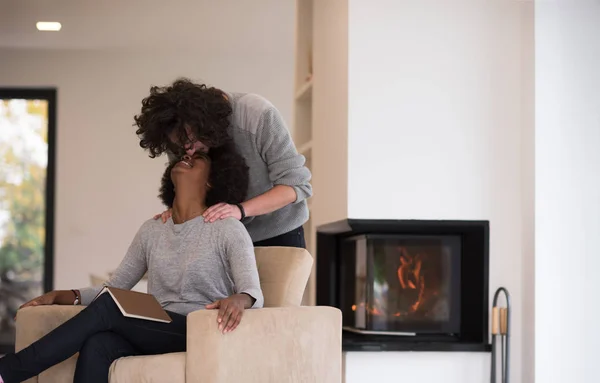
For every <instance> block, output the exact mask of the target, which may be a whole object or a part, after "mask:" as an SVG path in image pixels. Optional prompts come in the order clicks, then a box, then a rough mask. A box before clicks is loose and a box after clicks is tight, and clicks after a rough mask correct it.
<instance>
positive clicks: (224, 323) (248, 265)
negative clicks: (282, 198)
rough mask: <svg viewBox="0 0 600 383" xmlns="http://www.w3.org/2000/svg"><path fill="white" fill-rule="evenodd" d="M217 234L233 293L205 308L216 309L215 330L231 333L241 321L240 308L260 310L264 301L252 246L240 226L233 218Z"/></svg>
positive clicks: (223, 223) (223, 222) (242, 310)
mask: <svg viewBox="0 0 600 383" xmlns="http://www.w3.org/2000/svg"><path fill="white" fill-rule="evenodd" d="M220 225H222V232H221V233H220V234H219V238H218V240H219V248H220V249H219V250H220V251H221V252H222V254H223V258H224V261H225V264H226V265H228V266H229V271H230V275H231V279H232V280H233V285H234V288H235V293H234V294H233V295H231V296H229V297H227V298H225V299H221V300H219V301H217V302H214V303H212V304H209V305H207V306H206V309H208V310H211V309H218V310H219V314H218V315H217V323H218V324H219V330H221V331H222V332H223V333H227V332H230V331H233V330H235V328H236V327H237V325H238V324H239V323H240V321H241V319H242V315H243V313H244V309H249V308H260V307H263V304H264V298H263V294H262V290H261V288H260V280H259V278H258V268H257V267H256V258H255V256H254V246H253V244H252V240H251V239H250V235H249V234H248V232H247V231H246V228H245V227H244V225H243V224H242V223H241V222H239V221H236V220H234V219H229V220H223V221H221V223H220Z"/></svg>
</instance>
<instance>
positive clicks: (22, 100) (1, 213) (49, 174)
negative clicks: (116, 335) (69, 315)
mask: <svg viewBox="0 0 600 383" xmlns="http://www.w3.org/2000/svg"><path fill="white" fill-rule="evenodd" d="M55 127H56V91H55V90H53V89H6V88H0V353H3V352H8V351H12V350H13V348H14V335H15V322H14V320H13V318H14V316H15V314H16V311H17V309H18V308H19V306H20V305H22V304H23V303H25V302H26V301H28V300H30V299H32V298H34V297H36V296H38V295H40V294H42V293H44V292H45V291H50V290H52V287H53V286H52V285H53V283H52V282H53V281H52V274H53V251H52V250H53V221H54V219H53V218H54V217H53V215H54V214H53V213H54V174H55V160H54V153H55V135H56V130H55Z"/></svg>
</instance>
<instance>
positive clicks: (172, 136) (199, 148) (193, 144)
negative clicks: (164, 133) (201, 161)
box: [169, 126, 210, 156]
mask: <svg viewBox="0 0 600 383" xmlns="http://www.w3.org/2000/svg"><path fill="white" fill-rule="evenodd" d="M185 132H186V134H187V137H188V142H187V143H186V144H184V145H182V144H181V143H180V142H179V137H178V136H177V133H176V132H175V131H172V132H171V133H169V140H171V142H172V143H173V144H175V145H176V146H178V147H179V148H180V149H181V152H182V153H184V154H187V155H189V156H193V155H194V153H196V152H202V153H208V150H209V149H210V148H209V147H208V146H207V145H205V144H204V143H202V142H201V141H198V140H197V139H196V137H195V136H194V133H193V132H192V130H191V129H190V128H189V127H188V126H186V127H185ZM176 154H181V153H176Z"/></svg>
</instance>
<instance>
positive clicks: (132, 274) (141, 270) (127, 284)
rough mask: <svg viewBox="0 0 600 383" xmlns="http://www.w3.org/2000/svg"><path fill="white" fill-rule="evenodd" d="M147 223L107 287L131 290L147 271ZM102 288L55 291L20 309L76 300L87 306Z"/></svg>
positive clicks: (66, 303) (139, 231) (71, 302)
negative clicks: (145, 242)
mask: <svg viewBox="0 0 600 383" xmlns="http://www.w3.org/2000/svg"><path fill="white" fill-rule="evenodd" d="M146 225H147V223H146V224H144V225H142V227H141V228H140V229H139V230H138V232H137V234H136V235H135V237H134V238H133V241H132V242H131V245H130V246H129V250H128V251H127V253H126V254H125V258H123V261H121V264H120V265H119V267H117V270H115V272H114V273H113V275H112V276H111V277H110V279H109V280H108V282H107V283H106V285H107V286H114V287H118V288H121V289H127V290H129V289H131V288H132V287H133V286H135V284H136V283H138V282H139V280H140V279H141V278H142V276H144V274H145V273H146V271H147V265H146V255H145V247H146V246H145V244H144V239H143V238H146V237H147V236H146V235H144V231H145V230H146V229H145V227H146ZM102 287H103V286H94V287H86V288H82V289H79V290H55V291H50V292H48V293H46V294H44V295H41V296H39V297H37V298H34V299H32V300H30V301H29V302H27V303H25V304H23V305H22V306H21V307H20V309H22V308H23V307H28V306H43V305H73V304H75V302H76V300H77V301H78V303H79V304H82V305H88V304H90V303H91V302H92V300H93V299H94V298H95V297H96V295H98V293H99V292H100V290H101V289H102Z"/></svg>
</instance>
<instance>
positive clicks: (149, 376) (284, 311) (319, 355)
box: [16, 247, 342, 383]
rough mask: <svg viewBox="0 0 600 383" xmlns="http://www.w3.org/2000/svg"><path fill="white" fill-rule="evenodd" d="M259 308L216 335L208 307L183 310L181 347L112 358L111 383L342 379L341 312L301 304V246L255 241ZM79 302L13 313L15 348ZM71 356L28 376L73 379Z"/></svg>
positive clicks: (304, 267) (330, 382)
mask: <svg viewBox="0 0 600 383" xmlns="http://www.w3.org/2000/svg"><path fill="white" fill-rule="evenodd" d="M256 261H257V265H258V272H259V275H260V280H261V286H262V289H263V294H264V297H265V308H264V309H256V310H247V311H246V312H245V314H244V318H243V320H242V322H241V323H240V325H239V327H238V328H237V329H236V330H235V331H234V332H232V333H229V334H227V335H222V334H221V333H220V332H219V331H218V329H217V326H216V314H217V313H216V312H215V311H212V310H211V311H208V310H200V311H196V312H193V313H191V314H190V315H189V316H188V334H187V352H182V353H172V354H163V355H153V356H132V357H126V358H121V359H119V360H117V361H115V362H114V363H113V364H112V366H111V369H110V374H109V380H110V382H111V383H136V382H140V383H141V382H144V383H150V382H161V383H162V382H177V383H179V382H181V383H183V382H188V383H229V382H244V383H269V382H277V383H284V382H290V383H291V382H294V383H296V382H298V383H304V382H307V383H308V382H318V383H340V382H341V381H342V378H341V376H342V365H341V363H342V349H341V332H342V328H341V326H342V324H341V313H340V311H339V310H337V309H335V308H331V307H301V306H300V302H301V300H302V294H303V292H304V288H305V286H306V283H307V280H308V276H309V274H310V271H311V268H312V263H313V261H312V257H311V256H310V254H309V253H308V252H307V251H306V250H302V249H294V248H284V247H271V248H267V247H265V248H256ZM81 309H82V307H80V306H45V307H34V308H26V309H23V310H20V311H19V312H18V314H17V345H16V346H17V350H20V349H22V348H24V347H26V346H28V345H29V344H31V343H32V342H35V341H36V340H37V339H39V338H40V337H42V336H44V335H45V334H47V333H48V332H50V331H52V330H53V329H54V328H56V327H57V326H59V325H60V324H62V323H64V322H65V321H67V320H68V319H69V318H71V317H72V316H73V315H75V314H76V313H77V312H79V311H80V310H81ZM76 358H77V355H74V356H73V357H72V358H70V359H68V360H66V361H64V362H63V363H61V364H58V365H56V366H54V367H52V368H50V369H48V370H46V371H44V372H43V373H41V374H40V375H39V376H37V377H35V378H33V379H31V380H30V382H36V383H63V382H64V383H67V382H69V383H70V382H72V381H73V374H74V370H75V362H76V360H77V359H76Z"/></svg>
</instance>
